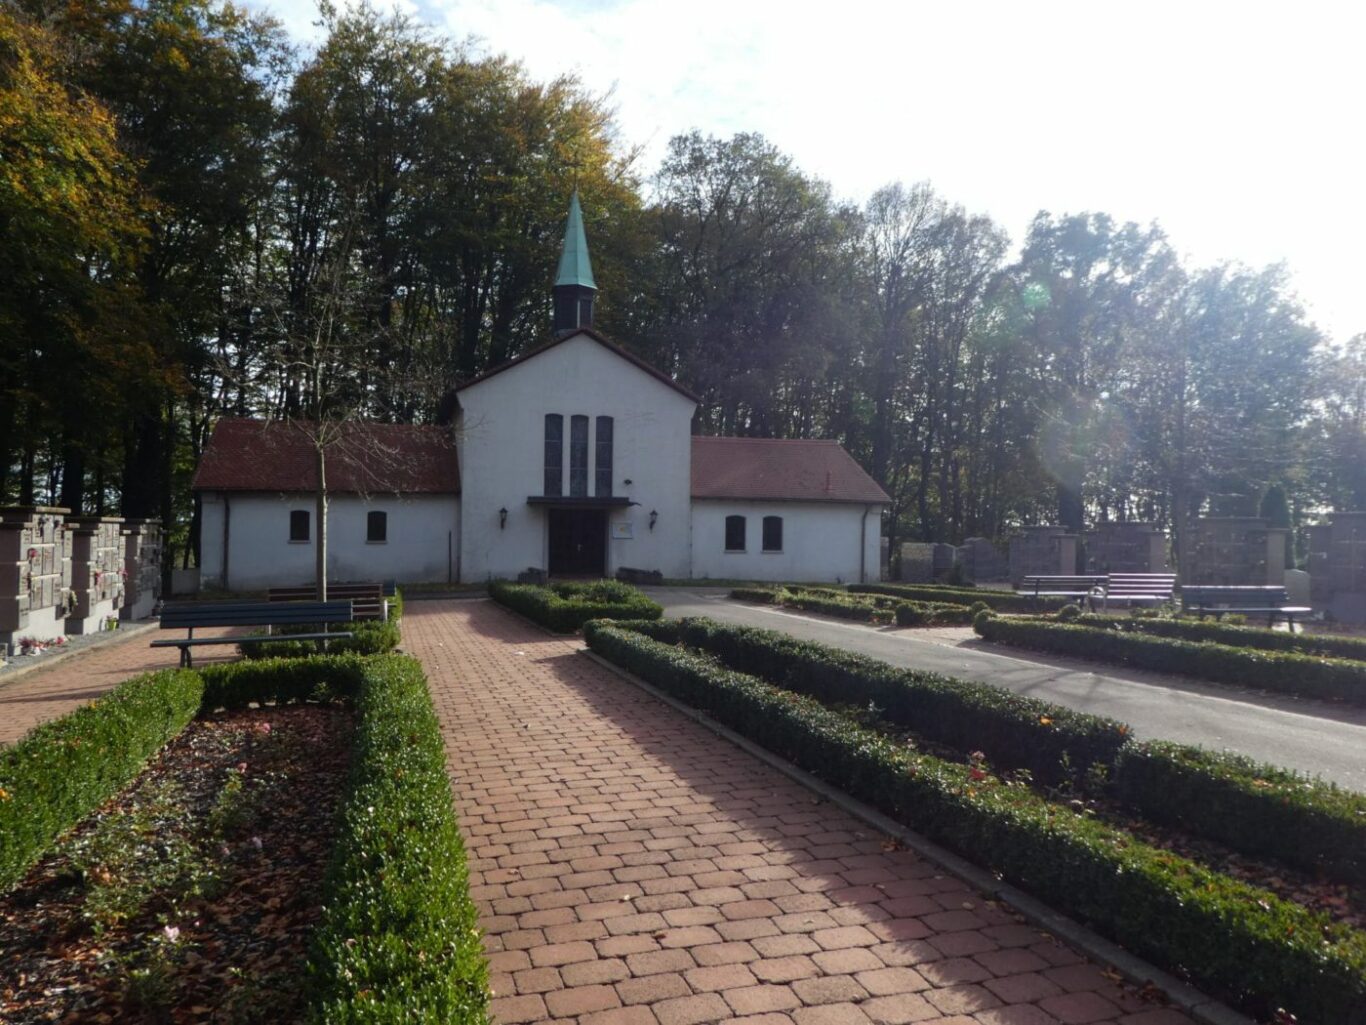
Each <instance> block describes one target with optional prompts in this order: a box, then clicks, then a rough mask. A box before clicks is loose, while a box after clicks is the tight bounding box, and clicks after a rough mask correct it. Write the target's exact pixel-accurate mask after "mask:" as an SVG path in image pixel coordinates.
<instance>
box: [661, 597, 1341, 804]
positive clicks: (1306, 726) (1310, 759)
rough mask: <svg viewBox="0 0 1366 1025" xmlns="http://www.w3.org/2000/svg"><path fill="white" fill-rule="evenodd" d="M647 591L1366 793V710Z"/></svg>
mask: <svg viewBox="0 0 1366 1025" xmlns="http://www.w3.org/2000/svg"><path fill="white" fill-rule="evenodd" d="M646 590H647V591H648V592H649V594H650V596H651V597H652V598H654V599H655V600H656V601H658V602H660V603H662V604H663V605H664V608H665V613H666V615H668V616H671V617H673V616H709V617H711V618H712V619H715V620H719V621H721V622H725V623H739V624H745V625H747V626H758V627H764V628H766V629H769V630H783V631H785V632H787V633H790V634H793V635H794V636H797V637H802V638H805V639H807V640H812V641H819V642H821V643H823V644H830V645H834V646H837V647H841V648H846V649H848V650H851V651H858V652H861V653H863V654H865V655H868V656H870V657H872V658H878V659H881V660H883V661H885V662H891V663H893V664H895V665H899V666H905V667H907V668H910V669H922V670H927V671H931V672H937V673H945V674H947V675H950V676H957V677H959V678H961V679H967V680H980V681H982V682H983V683H990V684H994V685H995V686H998V687H1005V688H1007V689H1009V690H1012V691H1015V692H1017V693H1020V694H1028V695H1030V696H1031V697H1036V698H1042V699H1043V700H1045V701H1053V702H1056V703H1057V704H1060V705H1066V706H1068V707H1069V708H1075V709H1078V710H1080V711H1084V712H1093V713H1096V714H1099V715H1108V716H1112V717H1114V718H1116V719H1119V720H1121V721H1123V722H1126V723H1128V724H1129V725H1130V726H1131V727H1133V730H1134V733H1135V735H1136V736H1139V737H1144V738H1150V739H1164V740H1176V741H1180V742H1182V743H1186V744H1199V745H1201V746H1203V747H1207V748H1214V749H1227V750H1230V751H1237V752H1239V753H1241V754H1245V755H1248V756H1250V757H1252V758H1256V759H1258V760H1260V761H1265V762H1271V763H1272V764H1274V765H1283V766H1287V767H1289V768H1293V769H1299V770H1300V771H1302V772H1308V773H1312V774H1314V775H1317V776H1322V777H1323V778H1324V779H1327V780H1332V781H1333V782H1335V783H1338V784H1339V785H1341V786H1345V787H1348V788H1350V789H1352V790H1358V791H1363V792H1366V708H1360V707H1353V706H1343V705H1330V704H1325V703H1323V702H1318V701H1311V700H1304V699H1299V698H1291V697H1284V696H1280V695H1269V694H1265V693H1263V692H1261V691H1253V690H1248V691H1243V690H1240V689H1238V688H1236V687H1227V686H1222V685H1218V684H1211V683H1206V682H1203V681H1199V680H1192V679H1187V678H1185V677H1178V676H1167V675H1162V674H1158V673H1149V672H1145V671H1142V670H1130V669H1126V668H1122V667H1116V666H1107V665H1103V664H1100V663H1088V662H1082V661H1079V660H1075V659H1068V658H1061V657H1056V656H1051V655H1042V654H1034V653H1032V652H1026V651H1022V650H1020V649H1016V648H1007V647H1004V646H1000V645H990V644H987V643H985V642H984V641H982V640H980V639H978V638H976V637H969V636H967V635H966V634H965V632H963V631H946V630H936V631H929V632H925V631H917V630H914V629H896V628H889V627H871V626H866V625H863V624H858V623H844V622H840V621H838V620H830V619H820V618H816V617H813V616H807V615H802V614H799V613H793V612H789V611H787V610H784V609H774V608H766V607H764V606H761V605H748V604H744V603H741V602H734V601H731V600H730V599H728V598H727V597H726V595H725V592H724V591H716V590H708V589H703V588H673V587H664V588H646ZM917 634H919V636H917ZM1093 669H1094V670H1095V671H1092V670H1093Z"/></svg>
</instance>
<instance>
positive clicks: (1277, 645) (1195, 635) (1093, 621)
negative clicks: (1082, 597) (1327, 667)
mask: <svg viewBox="0 0 1366 1025" xmlns="http://www.w3.org/2000/svg"><path fill="white" fill-rule="evenodd" d="M1073 622H1075V623H1076V624H1077V625H1078V626H1090V627H1095V628H1096V629H1098V630H1117V631H1119V632H1121V633H1139V634H1150V635H1152V636H1154V637H1176V638H1179V639H1181V640H1186V641H1213V642H1214V643H1216V644H1227V645H1230V646H1231V647H1235V648H1265V649H1266V650H1268V651H1292V652H1297V653H1298V654H1301V655H1319V656H1322V657H1324V658H1345V659H1351V660H1353V661H1356V662H1366V638H1363V637H1346V636H1335V635H1333V634H1311V633H1304V632H1302V631H1301V632H1296V633H1290V631H1288V630H1269V629H1267V628H1265V627H1257V626H1234V625H1232V624H1230V623H1221V622H1218V621H1217V620H1212V619H1191V618H1184V617H1181V618H1178V617H1173V616H1134V615H1128V616H1113V615H1112V616H1105V615H1098V614H1083V615H1079V616H1077V618H1076V619H1074V620H1073Z"/></svg>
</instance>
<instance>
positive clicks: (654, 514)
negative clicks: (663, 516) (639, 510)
mask: <svg viewBox="0 0 1366 1025" xmlns="http://www.w3.org/2000/svg"><path fill="white" fill-rule="evenodd" d="M657 519H659V513H657V512H656V511H655V510H653V509H651V510H650V529H651V530H654V529H655V520H657Z"/></svg>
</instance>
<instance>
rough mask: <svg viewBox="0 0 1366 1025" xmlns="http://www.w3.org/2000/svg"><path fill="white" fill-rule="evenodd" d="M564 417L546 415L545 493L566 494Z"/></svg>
mask: <svg viewBox="0 0 1366 1025" xmlns="http://www.w3.org/2000/svg"><path fill="white" fill-rule="evenodd" d="M563 489H564V417H563V416H561V415H560V414H559V413H547V414H546V415H545V493H546V494H547V495H560V494H563V493H564V490H563Z"/></svg>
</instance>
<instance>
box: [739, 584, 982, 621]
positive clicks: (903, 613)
mask: <svg viewBox="0 0 1366 1025" xmlns="http://www.w3.org/2000/svg"><path fill="white" fill-rule="evenodd" d="M730 596H731V597H732V598H734V599H736V600H737V601H752V602H761V603H763V604H766V605H785V606H787V607H789V608H794V609H803V610H804V611H807V612H818V613H820V614H821V615H826V616H835V617H838V618H839V619H852V620H855V621H856V622H860V623H890V622H892V621H893V620H895V622H896V624H897V625H898V626H938V625H961V626H966V625H968V624H969V623H971V622H972V611H971V610H970V609H969V608H968V607H967V606H966V605H954V604H952V603H949V602H939V601H935V602H922V601H907V600H904V599H899V598H894V597H892V596H891V595H882V594H871V593H868V594H864V593H858V594H851V593H849V592H848V591H841V590H839V589H837V588H825V587H818V588H785V587H775V588H770V587H736V588H733V589H732V590H731V592H730Z"/></svg>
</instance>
